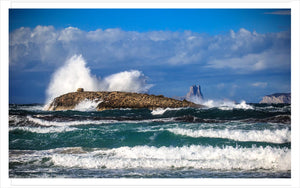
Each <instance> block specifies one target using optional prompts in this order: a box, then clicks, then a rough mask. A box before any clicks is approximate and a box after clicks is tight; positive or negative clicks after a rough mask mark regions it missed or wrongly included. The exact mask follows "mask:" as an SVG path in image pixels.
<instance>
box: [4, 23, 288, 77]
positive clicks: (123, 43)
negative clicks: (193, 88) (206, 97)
mask: <svg viewBox="0 0 300 188" xmlns="http://www.w3.org/2000/svg"><path fill="white" fill-rule="evenodd" d="M290 40H291V34H290V31H285V32H279V33H266V34H259V33H257V32H255V31H253V32H251V31H248V30H246V29H244V28H241V29H240V30H238V31H236V32H235V31H232V30H231V31H229V32H227V33H225V34H224V33H223V34H219V35H208V34H203V33H197V32H191V31H184V32H172V31H150V32H135V31H124V30H121V29H117V28H114V29H106V30H102V29H97V30H95V31H83V30H80V29H78V28H74V27H68V28H65V29H62V30H59V29H55V28H54V27H53V26H37V27H35V28H33V29H31V28H24V27H22V28H19V29H17V30H14V31H13V32H11V33H10V42H9V47H10V66H11V67H14V68H16V69H22V70H27V71H40V70H45V69H49V68H53V69H54V68H56V67H59V66H60V64H61V62H64V61H65V59H66V58H67V57H70V56H72V55H73V54H82V55H83V56H84V57H85V58H86V59H87V61H88V62H89V66H90V67H91V68H99V69H101V68H105V67H109V66H111V65H112V64H114V66H120V67H122V66H123V67H124V66H132V67H134V66H135V65H141V66H143V65H147V66H155V65H166V66H183V65H198V66H201V67H203V68H206V69H228V70H232V71H236V72H238V73H240V74H245V73H251V72H256V71H263V70H268V71H270V70H271V71H272V70H274V71H286V70H289V69H290V62H291V57H290V52H291V50H290Z"/></svg>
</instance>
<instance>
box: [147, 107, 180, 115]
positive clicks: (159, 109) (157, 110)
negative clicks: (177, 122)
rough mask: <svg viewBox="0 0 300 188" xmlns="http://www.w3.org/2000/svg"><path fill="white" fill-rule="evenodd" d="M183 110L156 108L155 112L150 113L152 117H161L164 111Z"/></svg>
mask: <svg viewBox="0 0 300 188" xmlns="http://www.w3.org/2000/svg"><path fill="white" fill-rule="evenodd" d="M181 109H183V108H157V109H155V110H152V111H151V114H152V115H162V114H164V113H165V112H166V111H170V110H181Z"/></svg>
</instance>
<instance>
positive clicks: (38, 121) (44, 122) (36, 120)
mask: <svg viewBox="0 0 300 188" xmlns="http://www.w3.org/2000/svg"><path fill="white" fill-rule="evenodd" d="M27 119H28V120H29V121H31V122H33V123H36V124H39V125H42V126H76V125H90V124H96V125H101V124H106V123H115V122H118V121H116V120H97V121H96V120H84V121H64V122H59V121H47V120H43V119H39V118H34V117H31V116H27Z"/></svg>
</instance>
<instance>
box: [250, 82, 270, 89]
mask: <svg viewBox="0 0 300 188" xmlns="http://www.w3.org/2000/svg"><path fill="white" fill-rule="evenodd" d="M251 85H252V86H254V87H262V88H265V87H267V85H268V83H267V82H255V83H252V84H251Z"/></svg>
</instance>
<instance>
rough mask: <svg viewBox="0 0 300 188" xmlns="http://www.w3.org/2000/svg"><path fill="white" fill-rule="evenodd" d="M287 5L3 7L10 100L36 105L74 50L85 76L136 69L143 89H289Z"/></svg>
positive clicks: (211, 94) (213, 92)
mask: <svg viewBox="0 0 300 188" xmlns="http://www.w3.org/2000/svg"><path fill="white" fill-rule="evenodd" d="M290 29H291V15H290V10H289V9H10V11H9V32H10V42H9V52H10V56H9V58H10V60H9V61H10V63H9V102H10V103H43V102H44V101H45V98H46V90H47V88H48V85H49V83H50V81H51V75H53V73H54V72H55V71H56V70H57V69H59V67H61V66H63V65H64V63H65V61H66V60H67V59H68V58H70V57H72V56H73V55H76V54H77V55H78V54H81V55H82V57H83V58H84V59H85V61H86V66H87V67H89V69H90V70H91V74H92V75H95V76H96V77H99V78H100V77H101V78H106V77H109V76H110V75H112V74H116V73H119V72H124V71H129V70H138V71H140V72H141V73H142V74H143V75H144V76H145V78H147V83H149V84H151V85H152V87H151V88H150V89H149V91H148V92H149V93H153V94H163V95H165V96H169V97H173V96H184V95H185V94H186V93H187V92H188V90H189V87H190V86H191V85H194V84H200V85H201V86H202V92H203V94H204V97H205V98H206V99H218V100H222V99H229V100H235V101H237V102H239V101H241V100H246V101H247V102H259V100H260V99H261V98H262V97H263V96H264V95H268V94H271V93H276V92H290V90H291V80H290V76H291V55H290V53H291V47H290V44H291V34H290V32H291V31H290Z"/></svg>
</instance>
